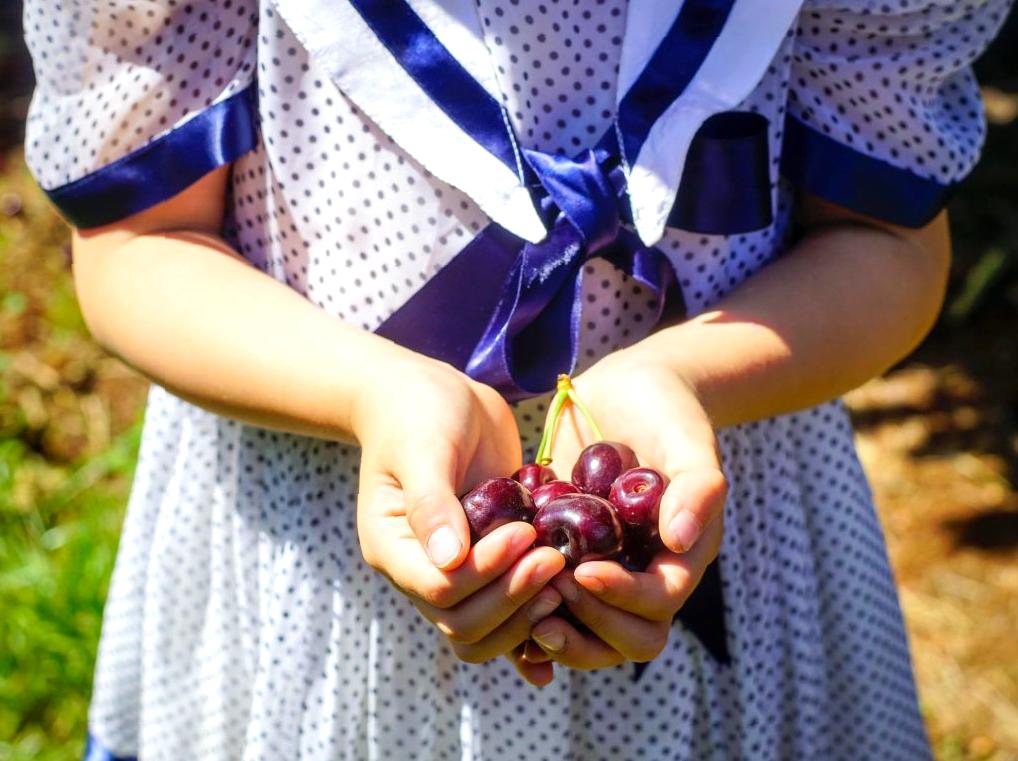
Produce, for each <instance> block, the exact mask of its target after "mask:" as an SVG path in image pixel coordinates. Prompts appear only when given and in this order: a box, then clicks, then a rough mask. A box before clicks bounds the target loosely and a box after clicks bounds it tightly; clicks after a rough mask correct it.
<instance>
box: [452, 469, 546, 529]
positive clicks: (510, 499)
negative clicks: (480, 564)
mask: <svg viewBox="0 0 1018 761" xmlns="http://www.w3.org/2000/svg"><path fill="white" fill-rule="evenodd" d="M460 503H461V504H462V505H463V512H464V513H466V515H467V522H468V523H469V524H470V540H471V542H477V541H478V540H479V539H482V538H483V537H485V536H487V535H488V534H490V533H491V532H492V531H494V530H495V529H497V528H498V527H499V526H504V525H505V524H507V523H512V522H513V521H526V522H527V523H529V522H530V521H531V520H533V518H534V514H535V513H536V512H537V508H536V507H535V506H534V500H533V498H532V497H531V496H530V492H529V491H527V489H526V487H525V486H523V484H521V483H519V482H517V481H515V480H513V479H512V478H489V479H488V480H487V481H482V482H481V483H479V484H478V485H477V486H476V487H474V488H473V489H472V490H470V491H469V492H468V493H467V494H466V496H464V497H463V498H462V499H461V500H460Z"/></svg>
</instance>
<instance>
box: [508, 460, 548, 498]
mask: <svg viewBox="0 0 1018 761" xmlns="http://www.w3.org/2000/svg"><path fill="white" fill-rule="evenodd" d="M513 478H514V479H515V480H517V481H519V482H520V483H521V484H523V485H524V486H526V487H527V489H529V490H530V491H531V492H533V491H534V490H535V489H537V487H539V486H542V485H544V484H546V483H548V482H549V481H554V480H555V478H556V476H555V471H553V470H552V469H551V468H549V467H547V466H544V465H538V464H537V463H533V462H531V463H528V464H526V465H524V466H523V467H522V468H520V469H519V470H517V471H516V472H515V473H513Z"/></svg>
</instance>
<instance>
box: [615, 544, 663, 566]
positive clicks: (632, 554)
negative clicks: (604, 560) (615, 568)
mask: <svg viewBox="0 0 1018 761" xmlns="http://www.w3.org/2000/svg"><path fill="white" fill-rule="evenodd" d="M664 548H665V545H664V542H662V541H661V537H660V536H654V537H653V538H651V539H648V540H643V539H636V538H633V537H632V536H627V537H626V538H625V540H624V541H623V544H622V551H621V552H620V553H619V554H618V555H616V556H615V557H614V558H612V559H613V560H617V561H618V562H619V563H621V564H622V567H623V568H625V569H626V570H627V571H638V572H641V573H642V572H643V571H645V570H646V569H647V566H648V565H650V561H651V560H653V559H654V556H655V555H656V554H658V553H659V552H661V550H663V549H664Z"/></svg>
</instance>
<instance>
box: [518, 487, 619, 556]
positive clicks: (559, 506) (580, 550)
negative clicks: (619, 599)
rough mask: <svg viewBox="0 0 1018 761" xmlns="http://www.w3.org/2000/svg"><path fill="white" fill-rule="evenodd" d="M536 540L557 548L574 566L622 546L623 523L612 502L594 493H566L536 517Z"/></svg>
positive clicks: (608, 553) (607, 554) (614, 551)
mask: <svg viewBox="0 0 1018 761" xmlns="http://www.w3.org/2000/svg"><path fill="white" fill-rule="evenodd" d="M534 528H535V529H537V543H538V544H539V545H544V546H547V547H554V548H555V549H557V550H558V551H559V552H561V553H562V554H563V555H564V556H565V558H566V564H567V565H569V566H571V567H575V566H577V565H579V564H580V563H585V562H586V561H588V560H600V559H601V558H605V557H608V556H609V555H613V554H614V553H616V552H618V551H619V550H620V549H622V524H621V523H620V522H619V519H618V516H617V515H615V508H614V507H612V504H611V502H609V501H608V500H606V499H601V498H600V497H595V496H594V495H593V494H566V495H565V496H562V497H558V498H557V499H553V500H551V501H550V502H548V503H547V504H546V505H545V506H544V507H542V508H541V509H540V510H538V511H537V515H536V516H535V517H534Z"/></svg>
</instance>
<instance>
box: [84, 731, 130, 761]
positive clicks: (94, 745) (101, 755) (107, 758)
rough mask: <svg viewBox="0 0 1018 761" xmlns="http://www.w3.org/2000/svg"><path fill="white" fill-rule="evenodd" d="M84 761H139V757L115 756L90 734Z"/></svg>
mask: <svg viewBox="0 0 1018 761" xmlns="http://www.w3.org/2000/svg"><path fill="white" fill-rule="evenodd" d="M82 761H138V757H137V756H118V755H115V754H114V753H111V752H110V751H109V749H108V748H106V747H105V746H104V745H103V744H102V743H101V742H99V741H98V740H97V739H96V738H95V737H94V736H93V735H92V734H89V735H88V742H87V743H86V744H85V755H84V756H83V757H82Z"/></svg>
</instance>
